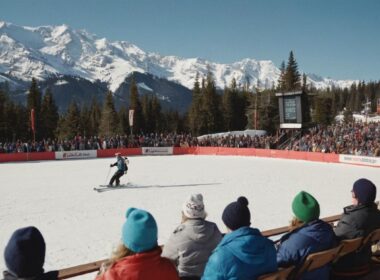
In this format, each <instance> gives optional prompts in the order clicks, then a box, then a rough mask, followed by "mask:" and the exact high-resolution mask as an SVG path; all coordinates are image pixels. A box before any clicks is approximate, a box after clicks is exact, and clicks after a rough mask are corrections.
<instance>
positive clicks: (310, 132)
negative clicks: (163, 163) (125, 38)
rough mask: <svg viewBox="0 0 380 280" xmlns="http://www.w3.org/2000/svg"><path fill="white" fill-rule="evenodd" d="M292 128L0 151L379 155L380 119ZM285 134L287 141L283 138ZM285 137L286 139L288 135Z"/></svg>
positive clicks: (90, 140) (10, 146) (2, 149)
mask: <svg viewBox="0 0 380 280" xmlns="http://www.w3.org/2000/svg"><path fill="white" fill-rule="evenodd" d="M290 134H291V133H290V131H285V130H283V131H279V133H277V135H261V136H258V135H254V136H250V135H232V134H227V135H219V136H215V135H210V136H206V137H193V136H192V135H191V134H186V133H146V134H144V133H141V134H138V135H134V136H128V135H117V136H114V137H97V136H91V137H82V136H76V137H74V138H73V139H65V140H57V139H56V140H52V139H47V140H42V141H36V142H32V141H28V142H23V141H20V140H18V141H15V142H5V143H0V153H25V152H45V151H72V150H99V149H112V148H136V147H194V146H203V147H204V146H207V147H234V148H258V149H283V150H293V151H304V152H322V153H336V154H349V155H360V156H371V157H372V156H375V157H378V156H380V122H378V123H362V122H352V123H336V124H333V125H329V126H316V127H313V128H310V129H307V130H303V131H302V132H301V133H300V134H299V135H298V137H294V139H292V138H291V136H290ZM283 136H286V137H288V138H289V141H288V142H287V143H285V144H282V143H280V140H281V139H282V138H284V137H283ZM286 137H285V138H286Z"/></svg>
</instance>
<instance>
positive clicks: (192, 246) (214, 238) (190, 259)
mask: <svg viewBox="0 0 380 280" xmlns="http://www.w3.org/2000/svg"><path fill="white" fill-rule="evenodd" d="M221 239H222V234H221V233H220V231H219V229H218V227H217V225H216V224H214V223H212V222H208V221H205V220H204V219H189V220H187V221H186V222H184V223H183V224H181V225H180V226H178V227H177V228H176V229H175V231H174V232H173V234H172V235H171V236H170V238H169V240H168V242H167V243H166V244H165V246H164V249H163V252H162V256H163V257H166V258H169V259H171V260H173V261H174V262H175V263H176V265H177V269H178V272H179V276H180V277H183V276H188V277H189V276H197V277H201V276H202V274H203V271H204V268H205V266H206V263H207V260H208V258H209V257H210V255H211V252H212V251H213V250H214V249H215V247H216V246H217V245H218V243H219V242H220V240H221Z"/></svg>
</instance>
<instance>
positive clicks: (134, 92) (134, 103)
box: [129, 77, 144, 134]
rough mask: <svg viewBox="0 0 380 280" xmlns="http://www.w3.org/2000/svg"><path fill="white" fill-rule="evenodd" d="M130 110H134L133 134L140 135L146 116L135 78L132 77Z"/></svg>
mask: <svg viewBox="0 0 380 280" xmlns="http://www.w3.org/2000/svg"><path fill="white" fill-rule="evenodd" d="M129 97H130V99H129V109H130V110H134V115H133V133H134V134H136V133H139V132H141V131H143V130H144V116H143V112H142V107H141V102H140V99H139V92H138V89H137V85H136V81H135V78H134V77H132V79H131V84H130V88H129Z"/></svg>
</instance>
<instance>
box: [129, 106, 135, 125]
mask: <svg viewBox="0 0 380 280" xmlns="http://www.w3.org/2000/svg"><path fill="white" fill-rule="evenodd" d="M134 113H135V110H129V126H133V115H134Z"/></svg>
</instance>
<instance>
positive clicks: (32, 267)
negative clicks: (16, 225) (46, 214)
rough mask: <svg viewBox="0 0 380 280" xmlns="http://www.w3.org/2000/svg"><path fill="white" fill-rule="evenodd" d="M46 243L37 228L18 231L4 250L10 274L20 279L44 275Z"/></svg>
mask: <svg viewBox="0 0 380 280" xmlns="http://www.w3.org/2000/svg"><path fill="white" fill-rule="evenodd" d="M45 250H46V247H45V241H44V238H43V237H42V235H41V233H40V231H39V230H38V229H37V228H35V227H25V228H20V229H18V230H16V231H15V232H14V233H13V234H12V236H11V239H10V240H9V242H8V244H7V246H6V247H5V250H4V259H5V264H6V266H7V268H8V270H9V271H10V272H12V273H13V274H15V275H16V276H18V277H20V278H27V277H33V276H38V275H40V274H41V273H43V271H44V270H43V265H44V262H45Z"/></svg>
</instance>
